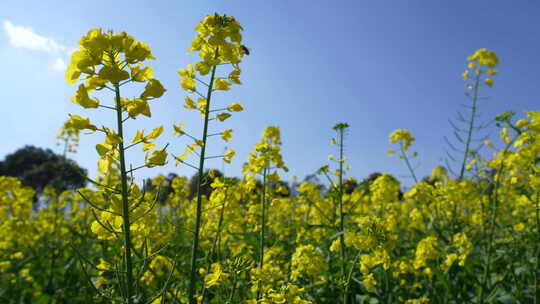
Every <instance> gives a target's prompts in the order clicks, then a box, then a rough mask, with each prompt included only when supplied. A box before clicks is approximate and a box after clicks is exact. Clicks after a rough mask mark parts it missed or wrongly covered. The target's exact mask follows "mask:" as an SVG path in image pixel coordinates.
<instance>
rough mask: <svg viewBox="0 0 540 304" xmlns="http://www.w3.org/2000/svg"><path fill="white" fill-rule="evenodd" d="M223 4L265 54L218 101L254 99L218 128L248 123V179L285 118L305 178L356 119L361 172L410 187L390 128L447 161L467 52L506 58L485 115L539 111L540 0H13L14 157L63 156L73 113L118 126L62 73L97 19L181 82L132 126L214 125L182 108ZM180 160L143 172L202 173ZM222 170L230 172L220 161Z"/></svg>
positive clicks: (88, 141) (243, 136)
mask: <svg viewBox="0 0 540 304" xmlns="http://www.w3.org/2000/svg"><path fill="white" fill-rule="evenodd" d="M22 3H24V4H22ZM214 12H219V13H224V14H227V15H232V16H235V17H236V18H237V20H238V21H239V22H240V23H241V24H242V25H243V27H244V29H245V31H244V43H245V44H246V45H247V46H248V47H249V48H250V49H251V52H252V54H251V55H250V56H248V57H246V58H245V60H244V62H243V63H242V64H241V67H242V70H243V74H242V77H241V79H242V81H243V83H244V84H243V85H241V86H237V87H235V88H234V89H233V90H232V91H229V92H226V93H222V94H220V95H219V96H218V97H216V99H215V100H216V103H217V104H223V105H226V104H229V103H230V102H239V103H241V104H243V105H244V107H245V109H246V110H245V111H244V112H242V113H238V114H236V115H234V116H233V118H231V119H229V120H227V121H226V122H224V123H223V124H221V125H214V128H215V130H219V128H232V129H234V133H233V135H234V138H233V141H232V142H230V143H228V144H227V146H228V147H230V148H232V149H234V150H236V151H237V156H236V158H235V160H234V161H233V163H232V164H231V165H227V166H225V167H224V168H225V172H226V174H228V175H240V173H241V164H242V163H243V162H244V161H245V160H246V158H247V155H248V152H249V151H250V150H251V149H252V147H253V146H254V145H255V143H256V142H257V141H258V140H259V138H260V134H261V132H262V130H263V129H264V127H265V126H268V125H277V126H279V127H280V128H281V131H282V136H283V154H284V159H285V162H286V164H287V165H288V166H289V168H290V169H291V171H290V173H289V174H287V175H285V177H286V178H287V179H290V178H292V176H293V175H296V176H298V177H299V178H303V177H304V176H305V175H307V174H310V173H313V172H314V171H315V170H316V169H317V168H319V167H320V166H322V165H324V164H326V163H327V161H326V156H327V155H328V154H330V153H335V151H334V149H335V146H331V145H330V144H329V143H330V139H331V138H332V137H333V136H334V131H333V130H332V126H333V125H334V124H336V123H338V122H348V123H349V125H350V130H349V132H348V135H347V138H346V155H347V157H348V159H349V163H350V164H351V166H352V169H351V170H350V175H351V176H354V177H357V178H358V179H361V178H364V177H365V176H367V175H368V174H369V173H371V172H373V171H382V172H389V173H392V174H394V175H396V176H398V177H399V178H400V179H401V180H402V181H403V183H404V184H406V185H408V184H410V183H411V181H410V179H409V178H408V177H407V170H406V168H405V166H404V164H403V163H401V162H400V161H399V160H397V159H396V158H395V157H389V156H387V155H386V150H387V149H389V148H392V145H391V144H389V143H388V138H387V136H388V134H389V133H390V132H391V131H392V130H394V129H397V128H406V129H410V130H411V132H412V134H413V136H415V137H416V141H415V142H414V144H413V150H414V151H418V152H419V157H418V158H417V159H416V160H415V162H414V164H415V167H416V168H417V169H416V170H417V174H418V175H419V176H424V175H427V174H429V172H431V170H432V169H433V168H434V167H435V166H437V165H440V164H442V159H443V158H444V156H445V152H444V148H445V147H446V145H445V143H444V139H443V136H445V135H447V136H451V132H452V130H451V128H450V125H449V123H448V121H447V120H448V118H451V117H455V112H456V111H458V110H463V109H462V108H461V107H460V105H461V104H464V103H467V99H466V98H465V96H464V94H463V93H464V86H463V80H462V78H461V73H462V72H463V70H464V68H465V66H466V61H465V59H466V57H467V56H469V55H470V54H472V53H473V52H474V51H475V50H477V49H479V48H484V47H485V48H488V49H490V50H493V51H495V52H496V53H497V55H498V56H499V58H500V62H501V63H500V66H499V67H498V69H499V70H500V73H499V74H498V75H497V76H496V79H495V85H494V87H493V88H492V89H489V90H485V91H484V93H483V95H484V96H487V97H489V99H487V100H484V101H482V103H481V112H482V114H483V119H484V120H487V119H490V118H492V117H494V116H495V115H496V114H498V113H500V112H503V111H506V110H514V111H516V112H518V113H519V114H520V116H522V113H523V111H525V110H538V104H539V95H540V89H539V88H540V86H539V85H538V72H539V67H540V56H539V55H538V54H540V42H539V40H538V31H539V30H540V18H538V16H540V2H538V1H518V2H508V1H160V2H159V4H158V3H157V2H150V1H24V2H21V1H12V0H3V1H1V2H0V23H1V26H2V28H1V30H0V58H1V60H2V73H0V83H1V84H2V89H1V90H0V100H2V105H3V106H2V107H0V115H1V117H2V118H3V120H2V123H1V125H2V134H3V136H2V137H3V141H2V145H1V146H0V158H3V157H4V156H5V155H6V154H8V153H11V152H14V151H15V150H16V149H18V148H20V147H22V146H23V145H25V144H32V145H36V146H39V147H48V148H51V149H53V150H54V151H57V152H61V150H62V149H61V147H58V146H56V145H55V144H56V139H55V136H56V134H57V132H58V130H59V127H60V126H61V124H62V123H63V121H65V119H66V118H67V117H68V113H72V114H80V115H83V116H89V117H91V118H92V120H93V121H96V122H97V123H99V124H109V125H112V123H113V120H112V115H111V113H107V112H103V111H89V110H84V109H82V108H80V107H78V106H76V105H74V104H73V103H71V102H70V101H69V99H70V98H71V96H73V94H74V92H75V90H76V87H75V86H71V85H68V84H67V83H66V82H65V81H64V72H63V71H62V70H63V64H64V63H67V62H69V52H70V51H71V50H73V49H74V48H77V44H76V42H77V41H78V40H79V38H80V37H81V36H82V35H84V34H85V33H86V32H87V31H88V30H89V29H92V28H96V27H101V28H103V29H112V30H114V31H126V32H127V33H129V34H131V35H133V36H134V37H135V38H136V39H138V40H141V41H144V42H147V43H148V44H149V45H150V47H151V48H152V52H153V53H154V55H155V56H156V58H157V59H156V60H155V61H152V62H150V64H151V65H152V66H153V67H154V70H155V74H156V78H157V79H159V80H160V81H161V82H162V83H163V85H164V86H165V87H166V88H167V90H168V91H167V93H166V94H165V95H164V96H163V97H162V98H161V99H159V100H157V101H155V103H154V104H153V105H152V118H151V119H138V120H137V121H136V122H132V123H129V124H130V125H128V127H127V128H129V129H130V130H132V131H133V132H134V131H135V129H136V128H139V129H146V130H150V129H151V128H153V127H156V126H158V125H165V127H166V132H165V134H164V135H162V138H161V140H160V143H161V144H163V145H164V144H166V143H170V146H169V147H170V148H171V151H176V152H177V153H176V154H179V151H182V150H183V145H185V144H186V143H188V141H187V139H182V140H179V139H173V138H172V137H171V134H172V130H171V125H172V124H173V123H178V122H179V121H184V122H185V124H186V127H187V129H188V130H190V131H191V132H192V133H194V134H199V133H201V131H200V130H201V128H202V121H201V119H200V116H198V115H196V114H195V113H193V112H190V111H187V110H185V109H184V108H183V107H182V103H183V102H182V100H183V96H184V92H183V91H182V90H181V89H180V87H179V76H178V74H177V70H178V69H179V68H181V67H182V68H183V67H185V66H186V65H187V64H188V63H190V62H194V60H195V59H196V58H195V57H194V56H192V55H190V56H187V55H186V50H187V49H188V48H189V46H190V43H191V40H192V39H193V38H194V37H195V32H194V30H193V27H194V26H195V25H196V24H197V23H198V22H199V21H200V20H201V19H202V18H203V17H204V16H205V15H208V14H213V13H214ZM131 92H132V91H127V92H126V93H127V94H130V93H131ZM133 92H136V90H133ZM133 94H137V93H133ZM128 97H129V96H128ZM106 98H109V99H110V100H112V97H111V96H109V97H105V98H102V100H105V101H106V100H107V99H106ZM492 131H494V130H492ZM493 133H494V134H495V132H493ZM101 141H102V138H101V136H100V135H88V136H82V138H81V147H80V149H79V153H77V154H74V155H71V156H70V157H71V158H73V159H75V160H76V161H77V162H78V163H79V164H80V165H82V166H83V167H85V168H87V169H89V171H90V172H91V174H92V175H94V174H95V171H96V170H95V168H96V162H97V159H98V157H97V154H96V152H95V150H94V146H95V144H97V143H99V142H101ZM210 145H211V146H210V147H211V148H210V152H211V153H214V154H219V153H220V152H221V151H223V149H224V147H225V144H224V143H223V142H222V141H220V140H215V141H214V142H211V143H210ZM129 157H130V158H129V160H130V162H132V163H133V165H134V166H137V165H138V164H140V163H141V162H142V161H143V155H142V154H141V153H139V152H135V151H133V153H131V154H130V156H129ZM194 162H195V161H194ZM172 163H173V162H171V165H168V166H167V167H165V168H153V169H145V170H141V171H138V176H139V177H148V176H155V175H156V174H158V173H164V174H166V173H168V172H176V173H178V174H180V175H188V176H191V175H192V174H193V173H194V172H193V170H192V169H190V168H187V167H174V165H172ZM209 166H210V167H214V168H218V169H221V168H222V164H221V162H219V161H217V160H216V161H211V162H209Z"/></svg>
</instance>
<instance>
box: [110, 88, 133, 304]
mask: <svg viewBox="0 0 540 304" xmlns="http://www.w3.org/2000/svg"><path fill="white" fill-rule="evenodd" d="M114 92H115V95H116V96H115V101H116V121H117V125H118V136H119V137H120V138H121V141H120V144H119V148H118V150H119V152H120V178H121V183H122V185H121V187H122V189H121V192H122V219H123V222H124V223H123V228H124V229H123V230H124V250H125V254H124V262H125V265H126V284H127V288H126V297H127V303H128V304H132V303H133V295H134V291H133V287H134V285H133V264H132V260H131V231H130V227H131V225H130V219H129V200H128V185H127V172H126V160H125V155H124V131H123V128H122V127H123V126H122V104H121V101H120V86H119V85H118V84H115V85H114Z"/></svg>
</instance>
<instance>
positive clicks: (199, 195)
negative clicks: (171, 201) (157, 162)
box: [188, 50, 218, 304]
mask: <svg viewBox="0 0 540 304" xmlns="http://www.w3.org/2000/svg"><path fill="white" fill-rule="evenodd" d="M217 55H218V53H217V50H216V57H217ZM215 75H216V66H215V65H214V66H213V67H212V74H211V76H210V85H209V86H208V92H207V93H206V107H205V109H204V114H205V115H204V129H203V136H202V140H203V145H202V147H201V154H200V158H199V170H198V174H199V180H198V181H197V214H196V215H195V229H194V232H193V245H192V247H191V270H190V274H189V289H188V299H189V303H190V304H197V300H196V299H195V288H196V286H195V285H196V281H197V249H198V247H199V230H200V226H201V213H202V194H203V193H202V191H201V190H202V186H203V185H202V181H203V174H204V160H205V152H206V140H207V138H208V136H207V135H208V117H209V113H210V99H211V98H212V87H213V85H214V78H215Z"/></svg>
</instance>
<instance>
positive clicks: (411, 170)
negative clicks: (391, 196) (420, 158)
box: [399, 142, 418, 184]
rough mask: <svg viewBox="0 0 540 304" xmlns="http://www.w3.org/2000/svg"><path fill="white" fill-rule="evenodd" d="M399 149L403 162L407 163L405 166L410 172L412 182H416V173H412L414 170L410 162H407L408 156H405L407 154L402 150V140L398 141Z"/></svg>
mask: <svg viewBox="0 0 540 304" xmlns="http://www.w3.org/2000/svg"><path fill="white" fill-rule="evenodd" d="M399 144H400V150H401V156H402V157H403V159H404V160H405V164H406V165H407V168H408V169H409V171H410V172H411V175H412V177H413V179H414V183H416V184H418V179H417V178H416V174H414V170H413V168H412V166H411V163H410V162H409V158H408V157H407V154H405V150H403V142H400V143H399Z"/></svg>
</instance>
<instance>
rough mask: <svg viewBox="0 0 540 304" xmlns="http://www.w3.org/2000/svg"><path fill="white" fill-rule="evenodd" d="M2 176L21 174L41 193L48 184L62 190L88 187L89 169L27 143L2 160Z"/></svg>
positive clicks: (27, 182) (28, 184)
mask: <svg viewBox="0 0 540 304" xmlns="http://www.w3.org/2000/svg"><path fill="white" fill-rule="evenodd" d="M0 175H3V176H14V177H17V178H18V179H19V180H21V182H22V183H23V184H24V185H26V186H30V187H32V188H34V189H35V190H36V194H37V195H38V196H39V195H40V194H41V193H42V192H43V189H44V188H45V187H46V186H52V187H54V189H55V190H56V191H58V192H61V191H64V190H74V189H77V188H80V187H84V186H85V185H86V176H87V171H86V169H84V168H81V167H79V165H77V163H76V162H75V161H73V160H71V159H68V158H65V157H64V156H62V155H59V154H56V153H54V152H53V151H51V150H50V149H42V148H37V147H34V146H25V147H23V148H21V149H19V150H17V151H15V152H14V153H12V154H8V155H7V156H6V157H5V159H4V161H2V162H0Z"/></svg>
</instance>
